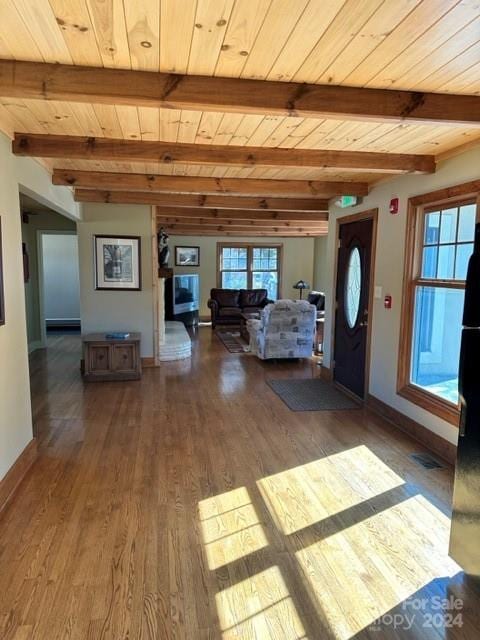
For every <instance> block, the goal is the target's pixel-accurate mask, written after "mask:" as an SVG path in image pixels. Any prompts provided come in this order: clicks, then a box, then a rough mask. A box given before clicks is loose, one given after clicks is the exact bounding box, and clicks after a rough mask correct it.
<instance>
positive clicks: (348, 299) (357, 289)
mask: <svg viewBox="0 0 480 640" xmlns="http://www.w3.org/2000/svg"><path fill="white" fill-rule="evenodd" d="M361 290H362V263H361V259H360V251H359V250H358V247H354V248H353V249H352V251H351V252H350V257H349V259H348V266H347V274H346V278H345V302H344V304H345V317H346V319H347V323H348V326H349V327H350V329H353V327H354V326H355V325H356V324H357V320H358V313H359V311H360V293H361Z"/></svg>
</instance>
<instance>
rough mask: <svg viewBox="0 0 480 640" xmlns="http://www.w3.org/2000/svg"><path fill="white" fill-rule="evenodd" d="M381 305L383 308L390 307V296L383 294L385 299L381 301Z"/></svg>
mask: <svg viewBox="0 0 480 640" xmlns="http://www.w3.org/2000/svg"><path fill="white" fill-rule="evenodd" d="M383 306H384V307H385V309H391V308H392V296H385V299H384V301H383Z"/></svg>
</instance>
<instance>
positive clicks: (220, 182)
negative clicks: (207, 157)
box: [52, 169, 368, 198]
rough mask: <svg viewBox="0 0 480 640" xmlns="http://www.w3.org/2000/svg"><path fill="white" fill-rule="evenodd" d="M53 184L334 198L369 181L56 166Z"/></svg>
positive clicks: (357, 192)
mask: <svg viewBox="0 0 480 640" xmlns="http://www.w3.org/2000/svg"><path fill="white" fill-rule="evenodd" d="M52 180H53V184H57V185H67V186H71V187H83V188H87V189H108V190H115V189H116V190H119V191H125V190H133V191H151V192H153V193H199V194H207V193H208V194H215V193H222V194H224V195H226V194H230V195H237V196H239V195H250V196H280V197H287V198H288V197H292V196H300V197H308V198H311V197H316V198H331V197H332V196H337V195H352V196H365V195H367V194H368V184H367V183H366V182H333V181H332V182H328V181H321V180H262V179H252V178H197V177H190V176H165V175H152V174H144V173H110V172H107V171H76V170H71V169H55V170H54V171H53V176H52Z"/></svg>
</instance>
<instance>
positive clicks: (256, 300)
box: [208, 289, 272, 329]
mask: <svg viewBox="0 0 480 640" xmlns="http://www.w3.org/2000/svg"><path fill="white" fill-rule="evenodd" d="M270 302H272V300H269V299H268V291H267V290H266V289H212V290H211V291H210V299H209V301H208V307H209V309H210V313H211V316H212V329H215V327H216V326H217V324H240V316H241V315H242V313H257V312H259V311H261V310H262V309H263V308H264V307H265V306H266V305H267V304H269V303H270Z"/></svg>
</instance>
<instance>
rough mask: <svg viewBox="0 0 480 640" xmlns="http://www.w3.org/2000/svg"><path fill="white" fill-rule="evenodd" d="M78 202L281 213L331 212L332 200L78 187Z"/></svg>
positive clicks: (76, 190)
mask: <svg viewBox="0 0 480 640" xmlns="http://www.w3.org/2000/svg"><path fill="white" fill-rule="evenodd" d="M75 200H76V201H77V202H106V203H111V204H151V205H157V206H158V207H170V208H171V207H175V208H184V207H185V208H198V210H199V214H200V215H205V213H202V211H204V210H205V209H215V208H219V209H229V210H230V209H231V210H241V211H243V210H245V211H248V210H251V211H271V212H273V213H277V212H281V211H283V212H289V211H298V212H308V211H310V212H312V211H313V212H317V211H327V212H328V200H320V199H319V198H256V197H249V196H224V195H203V194H202V195H198V194H195V193H146V192H145V191H100V190H97V189H75Z"/></svg>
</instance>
